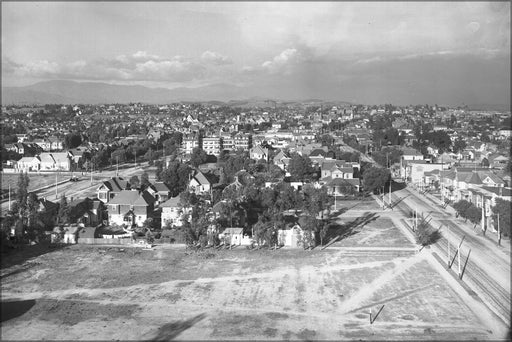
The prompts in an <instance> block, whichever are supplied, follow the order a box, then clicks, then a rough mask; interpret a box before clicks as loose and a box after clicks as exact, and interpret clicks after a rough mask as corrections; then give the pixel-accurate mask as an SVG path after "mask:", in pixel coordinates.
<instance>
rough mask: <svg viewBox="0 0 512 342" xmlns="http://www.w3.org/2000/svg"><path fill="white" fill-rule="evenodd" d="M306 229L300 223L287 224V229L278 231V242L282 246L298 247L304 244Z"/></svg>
mask: <svg viewBox="0 0 512 342" xmlns="http://www.w3.org/2000/svg"><path fill="white" fill-rule="evenodd" d="M304 234H305V232H304V230H303V229H302V228H301V226H300V225H299V224H298V223H290V224H287V225H286V227H285V229H279V230H278V231H277V241H278V242H277V243H278V245H280V246H285V247H291V248H298V247H302V246H303V243H302V242H303V240H304Z"/></svg>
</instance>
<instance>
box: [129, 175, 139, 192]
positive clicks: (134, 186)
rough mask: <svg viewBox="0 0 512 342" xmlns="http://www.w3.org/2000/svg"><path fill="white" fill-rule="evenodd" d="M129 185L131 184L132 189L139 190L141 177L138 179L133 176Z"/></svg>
mask: <svg viewBox="0 0 512 342" xmlns="http://www.w3.org/2000/svg"><path fill="white" fill-rule="evenodd" d="M129 183H130V187H131V188H132V189H138V188H139V186H140V181H139V177H137V175H133V176H131V177H130V180H129Z"/></svg>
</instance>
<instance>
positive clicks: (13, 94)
mask: <svg viewBox="0 0 512 342" xmlns="http://www.w3.org/2000/svg"><path fill="white" fill-rule="evenodd" d="M130 102H142V103H149V104H166V103H173V102H210V103H217V104H221V103H222V104H227V105H230V106H240V107H244V106H254V105H255V104H256V105H260V106H269V105H273V104H274V102H276V103H279V104H286V103H285V102H283V100H279V99H273V100H269V98H268V97H265V96H264V95H262V94H255V93H254V92H253V91H251V89H249V88H244V87H238V86H234V85H229V84H213V85H209V86H203V87H198V88H185V87H182V88H174V89H166V88H148V87H144V86H140V85H114V84H107V83H96V82H75V81H64V80H54V81H44V82H39V83H36V84H33V85H29V86H24V87H2V105H11V104H15V105H24V104H26V105H29V104H40V105H43V104H109V103H130ZM293 102H297V101H294V100H292V101H290V103H293ZM300 102H307V103H311V104H313V103H323V104H328V103H329V104H330V103H336V104H340V103H343V104H349V103H347V102H344V101H334V102H333V101H325V100H321V99H311V100H304V101H300Z"/></svg>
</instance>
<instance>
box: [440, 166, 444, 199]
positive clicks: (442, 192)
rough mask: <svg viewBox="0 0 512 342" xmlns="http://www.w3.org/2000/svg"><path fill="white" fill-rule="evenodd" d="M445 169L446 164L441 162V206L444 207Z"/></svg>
mask: <svg viewBox="0 0 512 342" xmlns="http://www.w3.org/2000/svg"><path fill="white" fill-rule="evenodd" d="M443 167H444V162H442V161H441V172H439V174H440V175H441V205H444V191H443V188H444V185H443Z"/></svg>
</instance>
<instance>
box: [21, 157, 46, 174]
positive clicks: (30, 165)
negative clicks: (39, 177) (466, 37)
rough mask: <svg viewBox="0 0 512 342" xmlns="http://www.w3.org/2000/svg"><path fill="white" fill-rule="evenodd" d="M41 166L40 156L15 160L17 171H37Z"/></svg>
mask: <svg viewBox="0 0 512 342" xmlns="http://www.w3.org/2000/svg"><path fill="white" fill-rule="evenodd" d="M40 168H41V158H40V157H23V158H21V159H20V160H18V161H17V162H16V165H15V169H16V171H17V172H28V171H38V170H39V169H40Z"/></svg>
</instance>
